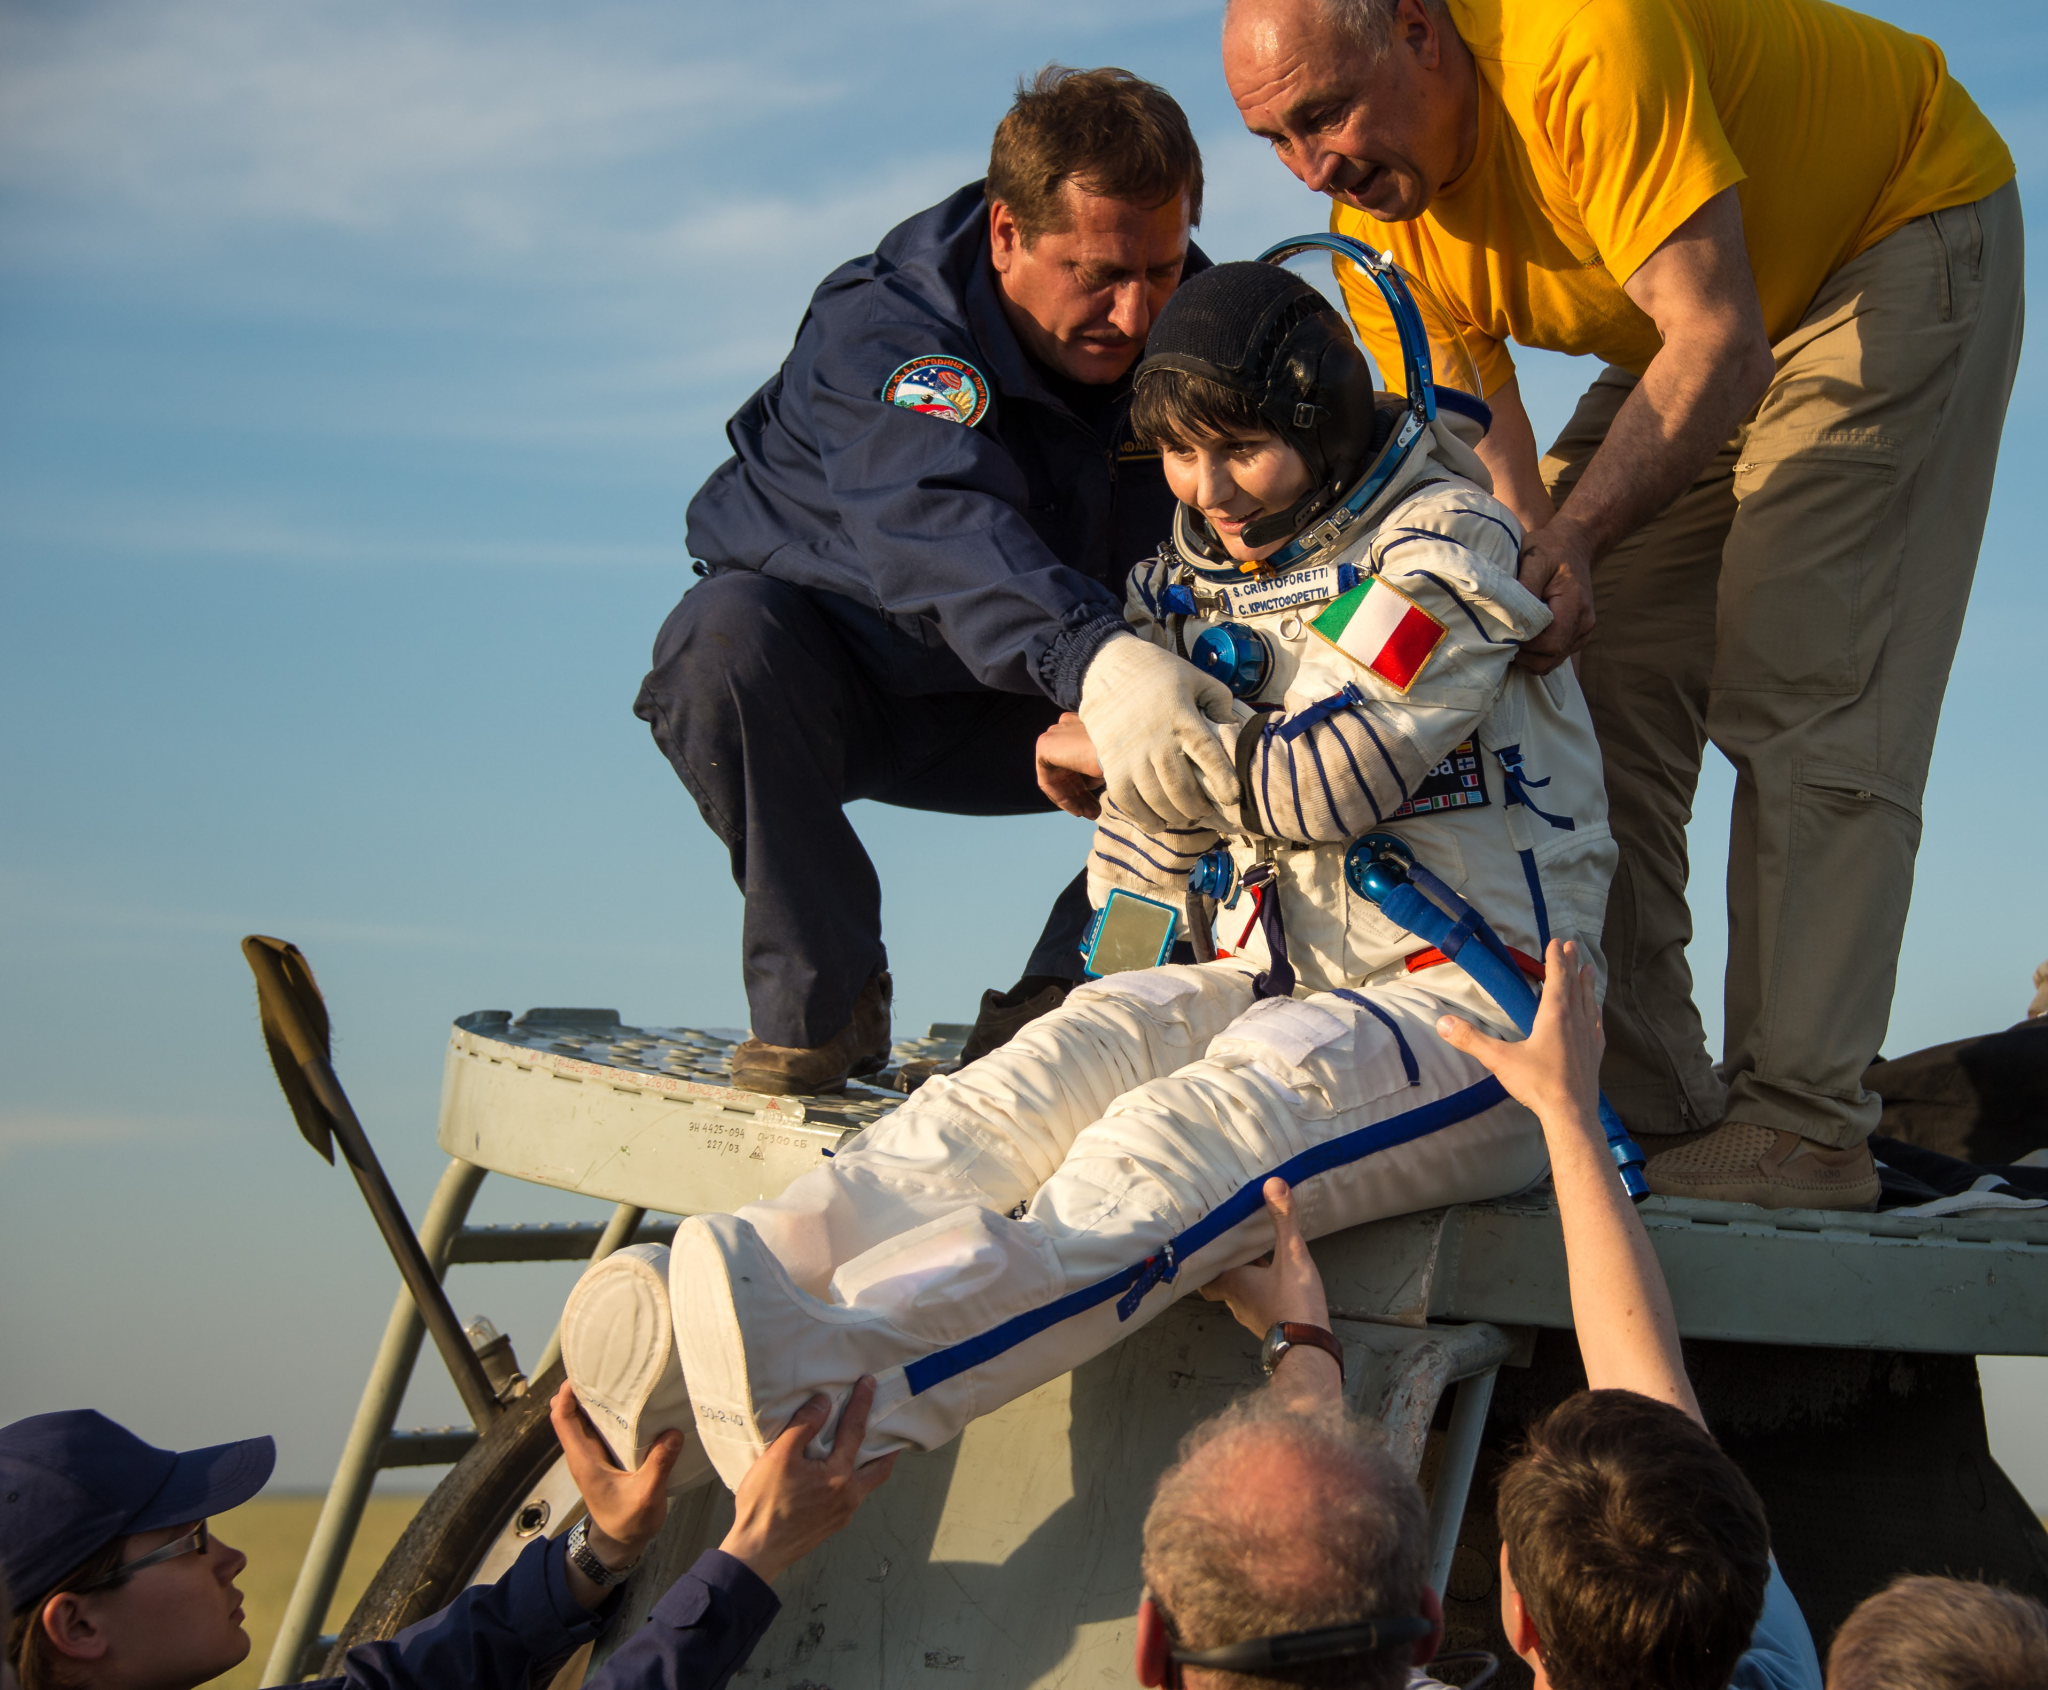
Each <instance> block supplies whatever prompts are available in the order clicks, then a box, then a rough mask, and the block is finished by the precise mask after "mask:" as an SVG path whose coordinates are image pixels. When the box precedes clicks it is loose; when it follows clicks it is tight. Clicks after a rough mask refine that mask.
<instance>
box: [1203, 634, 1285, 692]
mask: <svg viewBox="0 0 2048 1690" xmlns="http://www.w3.org/2000/svg"><path fill="white" fill-rule="evenodd" d="M1190 657H1191V659H1192V661H1193V663H1194V665H1195V667H1196V668H1197V669H1199V670H1201V671H1202V673H1203V674H1205V675H1214V676H1215V677H1216V678H1217V680H1219V681H1221V682H1222V683H1223V684H1224V685H1225V686H1227V687H1228V688H1229V689H1230V696H1231V697H1232V698H1254V697H1256V696H1257V695H1258V691H1259V689H1260V688H1261V687H1263V686H1264V685H1265V684H1266V677H1267V676H1268V675H1270V674H1272V672H1273V648H1272V647H1271V646H1269V645H1267V644H1266V641H1265V637H1264V636H1263V635H1261V634H1260V633H1258V632H1257V630H1255V629H1252V628H1247V627H1246V626H1245V625H1244V624H1243V623H1242V622H1219V623H1217V624H1216V626H1215V627H1213V628H1205V629H1203V630H1202V637H1201V638H1200V639H1198V640H1196V641H1195V649H1194V651H1193V652H1192V653H1190Z"/></svg>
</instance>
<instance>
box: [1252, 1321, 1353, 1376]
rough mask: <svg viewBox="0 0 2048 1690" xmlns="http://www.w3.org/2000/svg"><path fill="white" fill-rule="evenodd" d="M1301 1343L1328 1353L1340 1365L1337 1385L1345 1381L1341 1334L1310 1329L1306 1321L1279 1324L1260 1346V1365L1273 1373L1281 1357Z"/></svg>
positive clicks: (1322, 1328) (1338, 1366)
mask: <svg viewBox="0 0 2048 1690" xmlns="http://www.w3.org/2000/svg"><path fill="white" fill-rule="evenodd" d="M1297 1344H1308V1345H1310V1346H1312V1347H1313V1348H1315V1349H1318V1350H1322V1351H1323V1352H1325V1353H1326V1354H1327V1355H1328V1356H1329V1357H1330V1358H1331V1360H1333V1361H1335V1362H1336V1364H1337V1382H1338V1383H1339V1384H1340V1385H1341V1384H1342V1383H1343V1382H1344V1346H1343V1345H1342V1344H1340V1343H1338V1342H1337V1334H1336V1333H1334V1332H1332V1331H1330V1330H1329V1328H1328V1327H1324V1326H1310V1325H1309V1324H1308V1323H1307V1322H1306V1321H1300V1320H1282V1321H1276V1322H1275V1323H1274V1325H1273V1326H1272V1328H1271V1329H1270V1330H1269V1331H1268V1332H1267V1333H1266V1341H1265V1342H1264V1343H1263V1344H1261V1345H1260V1346H1259V1365H1260V1366H1261V1367H1263V1368H1264V1369H1265V1370H1266V1371H1267V1372H1268V1373H1271V1372H1272V1371H1273V1369H1274V1368H1276V1367H1278V1366H1279V1365H1280V1358H1281V1357H1282V1356H1284V1355H1285V1354H1286V1353H1287V1352H1288V1351H1289V1350H1291V1349H1293V1348H1294V1347H1295V1346H1296V1345H1297Z"/></svg>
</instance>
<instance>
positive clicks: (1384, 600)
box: [1309, 575, 1444, 692]
mask: <svg viewBox="0 0 2048 1690" xmlns="http://www.w3.org/2000/svg"><path fill="white" fill-rule="evenodd" d="M1309 628H1310V629H1311V630H1312V631H1313V632H1314V633H1316V634H1318V635H1320V636H1321V637H1322V638H1323V639H1325V640H1327V641H1329V643H1330V644H1331V645H1333V646H1335V647H1336V648H1337V649H1338V650H1339V651H1341V652H1342V653H1343V654H1344V655H1345V656H1346V657H1348V658H1350V659H1351V660H1352V661H1353V662H1355V663H1362V664H1363V665H1364V666H1365V667H1366V668H1368V669H1370V670H1371V671H1372V672H1373V673H1374V674H1375V675H1377V676H1379V678H1380V679H1381V680H1383V681H1385V682H1386V683H1387V685H1388V686H1390V687H1392V688H1393V689H1394V690H1395V691H1396V692H1406V691H1407V690H1408V689H1409V688H1410V687H1412V686H1413V685H1414V684H1415V678H1416V677H1417V676H1418V675H1420V674H1421V673H1422V671H1423V669H1424V667H1425V666H1426V665H1427V664H1428V662H1429V660H1430V657H1431V656H1432V654H1434V652H1435V651H1436V648H1437V647H1438V646H1439V645H1440V644H1442V643H1443V637H1444V625H1443V624H1442V623H1441V622H1439V621H1438V620H1437V619H1436V618H1435V617H1434V616H1432V615H1430V613H1429V612H1428V611H1426V610H1424V609H1423V608H1422V606H1421V605H1419V604H1417V603H1416V602H1415V601H1414V600H1413V599H1411V598H1410V597H1409V596H1408V595H1407V594H1406V593H1404V592H1402V591H1401V590H1400V589H1399V588H1398V587H1390V586H1388V585H1387V583H1386V582H1385V581H1384V580H1382V579H1381V578H1380V577H1379V576H1377V575H1375V576H1374V577H1373V578H1372V579H1371V580H1369V581H1363V582H1360V583H1359V585H1357V586H1356V587H1353V588H1352V589H1351V591H1350V592H1348V593H1345V594H1344V595H1343V596H1342V597H1340V598H1338V599H1336V600H1335V601H1334V602H1332V604H1331V605H1330V608H1329V609H1328V610H1326V611H1324V612H1323V613H1322V615H1320V616H1318V617H1317V618H1316V619H1315V620H1314V621H1313V622H1311V623H1310V624H1309Z"/></svg>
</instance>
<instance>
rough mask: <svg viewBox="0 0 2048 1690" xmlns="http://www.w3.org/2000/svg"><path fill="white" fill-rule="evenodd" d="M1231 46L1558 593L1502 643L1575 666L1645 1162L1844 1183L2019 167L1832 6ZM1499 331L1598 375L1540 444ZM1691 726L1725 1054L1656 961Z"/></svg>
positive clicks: (2015, 292)
mask: <svg viewBox="0 0 2048 1690" xmlns="http://www.w3.org/2000/svg"><path fill="white" fill-rule="evenodd" d="M1223 59H1224V72H1225V75H1226V76H1227V77H1228V79H1229V81H1230V86H1231V92H1232V94H1233V96H1234V97H1235V99H1236V101H1237V105H1238V109H1239V111H1240V113H1241V114H1242V115H1243V117H1244V120H1245V122H1246V125H1247V126H1248V127H1249V128H1250V129H1251V130H1252V131H1253V133H1255V134H1258V135H1261V136H1263V137H1265V138H1267V139H1268V140H1269V141H1270V142H1271V143H1272V145H1273V147H1274V150H1275V151H1276V152H1277V153H1278V155H1279V156H1280V159H1281V161H1282V162H1283V163H1285V164H1286V165H1287V167H1288V168H1289V169H1290V170H1291V171H1293V172H1294V174H1295V175H1296V176H1298V177H1299V178H1300V179H1301V180H1302V181H1303V182H1304V183H1306V184H1307V185H1308V186H1309V187H1311V188H1314V189H1316V190H1318V191H1320V192H1323V193H1326V194H1328V195H1329V196H1330V198H1331V199H1332V200H1333V201H1334V202H1335V210H1334V214H1333V217H1332V226H1333V227H1335V228H1337V229H1338V230H1340V231H1343V232H1346V233H1350V234H1355V235H1359V236H1362V237H1365V238H1367V239H1370V240H1371V241H1372V242H1373V244H1374V245H1375V246H1384V247H1387V248H1390V249H1391V250H1392V252H1393V253H1394V255H1395V257H1396V258H1398V259H1399V260H1400V262H1401V263H1402V264H1403V265H1404V266H1406V267H1407V269H1408V270H1409V271H1410V272H1412V273H1413V274H1414V275H1415V276H1416V277H1418V278H1420V279H1421V281H1422V282H1423V283H1424V284H1425V285H1426V287H1427V289H1428V290H1429V292H1430V293H1431V294H1432V295H1433V296H1434V297H1435V300H1436V301H1437V303H1438V304H1439V305H1440V306H1441V307H1442V309H1443V311H1444V313H1445V314H1446V315H1447V317H1448V318H1449V320H1450V325H1451V327H1453V328H1455V330H1456V331H1457V332H1458V334H1459V335H1460V336H1461V337H1462V338H1463V340H1464V341H1465V343H1466V346H1467V348H1468V349H1469V351H1470V352H1471V354H1472V356H1473V359H1474V362H1475V363H1476V365H1477V368H1478V374H1479V377H1480V381H1481V384H1482V385H1483V387H1484V388H1485V397H1486V399H1487V401H1488V403H1489V404H1490V405H1491V407H1492V411H1493V424H1492V430H1491V433H1490V434H1489V435H1488V438H1487V441H1486V443H1485V445H1484V446H1483V447H1482V449H1481V455H1482V456H1483V457H1484V458H1485V460H1486V463H1487V467H1488V468H1489V470H1490V471H1491V472H1492V474H1493V478H1494V482H1495V489H1496V491H1497V492H1498V493H1499V494H1500V495H1501V497H1502V498H1503V499H1504V500H1505V501H1506V502H1507V504H1508V505H1509V506H1510V507H1512V508H1513V509H1514V511H1515V513H1516V514H1517V515H1518V516H1519V517H1520V518H1521V519H1522V521H1523V523H1524V525H1525V527H1526V528H1527V529H1528V531H1529V532H1528V538H1527V541H1526V543H1525V545H1524V548H1523V553H1522V580H1523V583H1524V585H1526V586H1528V587H1529V588H1530V589H1531V590H1532V591H1536V592H1540V593H1541V594H1542V595H1543V597H1544V598H1545V600H1546V601H1547V602H1548V604H1549V605H1550V608H1551V610H1552V612H1553V613H1554V615H1555V621H1554V623H1553V624H1552V626H1551V628H1550V630H1549V631H1548V632H1547V633H1546V634H1544V635H1543V636H1542V637H1541V638H1540V639H1538V640H1536V641H1534V642H1532V643H1531V644H1530V645H1529V646H1528V647H1527V648H1526V649H1525V651H1524V652H1523V656H1522V661H1523V662H1525V663H1527V664H1529V665H1530V666H1531V667H1534V668H1538V669H1545V668H1548V667H1551V666H1553V665H1555V664H1556V663H1558V662H1560V661H1562V660H1563V659H1564V658H1565V657H1567V656H1571V655H1574V654H1576V655H1577V657H1578V661H1579V665H1580V679H1581V681H1582V683H1583V684H1584V687H1585V690H1586V695H1587V700H1588V702H1589V704H1590V705H1591V707H1592V710H1593V714H1594V720H1595V723H1596V725H1597V726H1598V728H1599V731H1600V737H1601V744H1602V749H1603V754H1604V756H1605V760H1606V768H1607V785H1608V796H1609V803H1610V805H1611V809H1612V820H1613V826H1614V831H1615V834H1616V836H1617V838H1618V839H1619V840H1620V843H1621V850H1622V857H1621V870H1620V873H1619V874H1618V875H1617V877H1616V879H1615V883H1614V892H1613V896H1612V898H1611V899H1610V900H1609V903H1608V914H1607V927H1606V932H1605V938H1604V944H1605V948H1606V951H1607V960H1608V965H1609V969H1610V984H1609V989H1608V1000H1607V1011H1606V1016H1607V1028H1608V1036H1609V1045H1608V1056H1607V1066H1606V1069H1605V1071H1604V1074H1603V1078H1604V1080H1605V1083H1606V1086H1607V1089H1608V1092H1609V1095H1610V1096H1611V1097H1612V1098H1613V1099H1614V1101H1615V1103H1616V1105H1617V1106H1618V1107H1619V1108H1620V1110H1621V1113H1622V1114H1623V1116H1624V1117H1625V1118H1626V1119H1627V1120H1628V1121H1629V1123H1630V1124H1631V1125H1632V1126H1633V1127H1634V1128H1635V1129H1636V1130H1637V1131H1638V1132H1639V1133H1643V1134H1648V1135H1665V1136H1664V1137H1663V1139H1662V1143H1661V1146H1660V1143H1659V1140H1658V1138H1657V1137H1656V1136H1651V1137H1650V1138H1649V1139H1648V1140H1647V1143H1646V1148H1648V1149H1650V1150H1651V1152H1652V1158H1651V1161H1650V1164H1649V1177H1650V1183H1651V1185H1652V1187H1653V1188H1654V1189H1656V1190H1659V1191H1663V1192H1667V1193H1672V1194H1679V1195H1692V1196H1703V1197H1717V1198H1725V1199H1731V1200H1737V1201H1748V1202H1757V1203H1764V1204H1767V1205H1770V1206H1773V1207H1779V1206H1802V1207H1840V1208H1857V1207H1869V1206H1870V1205H1871V1204H1872V1203H1874V1202H1875V1200H1876V1197H1877V1175H1876V1170H1875V1167H1874V1166H1873V1164H1872V1162H1871V1159H1870V1153H1869V1150H1868V1148H1867V1146H1866V1145H1865V1143H1864V1140H1865V1139H1866V1138H1867V1137H1868V1135H1869V1133H1870V1130H1871V1128H1872V1127H1873V1126H1874V1125H1875V1124H1876V1122H1877V1118H1878V1114H1879V1101H1878V1099H1877V1097H1876V1096H1875V1095H1874V1094H1873V1093H1871V1092H1870V1091H1868V1090H1867V1089H1865V1088H1864V1087H1863V1085H1862V1084H1861V1076H1862V1072H1863V1069H1864V1067H1865V1066H1866V1065H1867V1064H1868V1063H1869V1062H1870V1060H1871V1059H1872V1058H1873V1057H1874V1056H1876V1054H1877V1050H1878V1045H1879V1042H1880V1040H1881V1039H1882V1038H1883V1036H1884V1030H1885V1024H1886V1021H1887V1019H1888V1017H1889V1014H1890V1007H1891V993H1892V986H1893V981H1894V976H1895V973H1896V969H1897V964H1898V950H1899V940H1900V936H1901V934H1902V932H1903V929H1904V924H1905V916H1906V905H1907V901H1908V898H1909V896H1910V894H1911V890H1912V878H1913V857H1914V852H1915V850H1916V849H1917V847H1918V843H1919V833H1920V819H1919V818H1920V798H1921V793H1922V790H1923V788H1924V786H1925V784H1926V776H1927V765H1928V759H1929V756H1930V754H1931V751H1932V748H1933V740H1934V728H1935V722H1936V720H1937V718H1938V716H1939V713H1940V708H1941V698H1942V693H1943V691H1944V689H1945V688H1946V685H1947V681H1948V670H1949V665H1950V662H1951V661H1952V659H1953V657H1954V654H1955V646H1956V639H1957V636H1958V634H1959V633H1960V631H1961V626H1962V619H1963V611H1964V607H1965V605H1966V604H1967V602H1968V598H1969V588H1970V580H1971V576H1972V574H1973V572H1974V570H1975V567H1976V558H1977V548H1978V543H1979V541H1980V540H1981V538H1982V535H1983V528H1984V515H1985V509H1986V506H1987V505H1988V503H1989V501H1990V496H1991V481H1992V472H1993V468H1994V466H1995V463H1996V459H1997V454H1998V439H1999V433H2000V429H2001V427H2002V425H2003V421H2004V416H2005V405H2006V399H2007V396H2008V394H2009V393H2010V391H2011V387H2012V380H2013V373H2014V369H2015V367H2016V365H2017V362H2018V358H2019V347H2020V328H2021V319H2022V313H2023V307H2024V289H2023V270H2022V244H2023V241H2022V229H2021V221H2020V205H2019V193H2018V189H2017V188H2016V186H2015V185H2014V183H2013V179H2012V178H2013V164H2012V158H2011V155H2010V154H2009V153H2008V152H2007V151H2006V148H2005V145H2004V143H2003V142H2002V141H2001V140H2000V139H1999V137H1998V134H1997V132H1996V131H1995V130H1994V129H1993V128H1992V127H1991V125H1990V123H1989V122H1988V121H1987V120H1986V119H1985V117H1984V115H1983V114H1982V113H1981V112H1980V111H1978V109H1977V108H1976V106H1975V105H1974V104H1973V103H1972V102H1971V100H1970V98H1969V96H1968V95H1967V94H1966V93H1964V91H1963V90H1962V88H1961V87H1960V86H1958V85H1957V83H1956V82H1955V81H1954V80H1953V79H1952V78H1951V77H1950V76H1949V74H1948V67H1947V65H1946V63H1945V61H1944V60H1943V58H1942V55H1941V52H1940V50H1939V49H1938V48H1936V47H1935V46H1934V44H1933V43H1931V42H1929V41H1924V40H1922V39H1920V38H1918V37H1916V36H1911V35H1908V34H1906V33H1904V32H1903V31H1901V30H1898V29H1895V28H1893V27H1892V26H1890V25H1888V24H1884V23H1880V22H1878V21H1877V20H1875V19H1872V18H1868V17H1864V16H1861V15H1860V14H1858V13H1855V12H1851V11H1847V10H1845V9H1843V8H1841V7H1839V6H1832V5H1827V4H1824V3H1822V0H1231V4H1230V8H1229V11H1228V13H1227V14H1226V18H1225V22H1224V37H1223ZM1355 279H1356V278H1352V280H1353V281H1355ZM1370 294H1371V290H1370V289H1369V288H1366V289H1357V290H1354V291H1353V294H1352V297H1353V299H1354V316H1355V317H1356V318H1357V320H1358V322H1359V326H1360V330H1361V333H1362V334H1363V335H1364V337H1365V339H1366V341H1367V343H1368V345H1369V346H1371V347H1372V349H1373V350H1374V352H1375V353H1376V354H1377V355H1378V357H1379V359H1380V364H1381V368H1382V369H1386V370H1392V371H1398V370H1399V369H1400V368H1401V364H1400V360H1399V358H1398V356H1395V355H1392V343H1391V337H1390V334H1389V332H1388V330H1387V328H1386V325H1385V323H1384V319H1383V318H1382V317H1380V316H1379V314H1378V313H1377V310H1376V309H1368V296H1369V295H1370ZM1509 340H1516V341H1520V342H1521V343H1523V344H1524V345H1528V346H1542V347H1549V348H1553V349H1555V350H1558V351H1561V352H1568V353H1581V354H1586V353H1589V354H1592V355H1593V356H1596V357H1598V358H1600V359H1602V360H1604V361H1605V363H1606V365H1607V368H1606V370H1605V371H1604V372H1603V373H1602V374H1601V375H1600V377H1599V378H1598V379H1597V380H1596V381H1595V382H1594V383H1593V385H1592V387H1591V388H1590V389H1589V390H1588V392H1587V393H1586V395H1585V397H1584V398H1583V399H1582V400H1581V401H1580V403H1579V407H1578V410H1577V412H1576V414H1575V415H1574V416H1573V418H1572V420H1571V422H1570V424H1569V425H1568V426H1567V427H1566V429H1565V431H1564V433H1563V434H1562V435H1561V436H1560V437H1559V438H1558V440H1557V441H1556V442H1555V443H1554V444H1553V445H1552V447H1551V448H1550V451H1549V453H1548V454H1547V455H1546V456H1545V457H1544V458H1543V459H1542V461H1541V462H1540V464H1539V461H1538V456H1537V448H1536V442H1535V439H1534V435H1533V432H1532V430H1531V428H1530V424H1529V418H1528V414H1527V412H1526V411H1525V410H1524V409H1523V407H1522V402H1521V398H1520V396H1519V394H1518V392H1517V390H1516V386H1515V375H1514V365H1513V362H1512V360H1511V359H1510V358H1509V356H1508V352H1507V347H1506V343H1507V342H1508V341H1509ZM1596 612H1597V620H1596V614H1595V613H1596ZM1709 739H1711V740H1712V741H1713V742H1714V743H1715V745H1717V746H1718V747H1719V748H1720V749H1721V750H1722V752H1723V753H1724V754H1725V755H1726V756H1727V757H1728V759H1729V761H1730V762H1731V763H1732V764H1733V765H1734V767H1735V770H1736V794H1735V812H1734V821H1733V828H1732V836H1731V839H1730V842H1729V867H1728V903H1729V947H1728V980H1727V991H1726V1006H1727V1030H1726V1043H1725V1050H1724V1056H1723V1060H1722V1062H1721V1063H1720V1064H1719V1066H1718V1069H1717V1068H1716V1066H1715V1065H1714V1064H1713V1063H1712V1062H1711V1061H1710V1060H1709V1058H1708V1056H1707V1052H1706V1041H1705V1036H1704V1033H1703V1030H1702V1028H1701V1024H1700V1019H1699V1014H1698V1011H1697V1010H1696V1009H1695V1007H1694V1006H1693V1002H1692V980H1691V975H1690V973H1689V972H1688V970H1687V967H1686V962H1685V946H1686V943H1687V941H1688V940H1689V939H1690V937H1691V922H1690V918H1689V916H1688V913H1687V909H1686V903H1685V882H1686V854H1685V825H1686V822H1687V820H1688V818H1689V816H1690V813H1691V803H1692V795H1693V789H1694V787H1695V785H1696V783H1697V779H1698V774H1699V765H1700V758H1701V755H1702V753H1703V751H1704V748H1705V744H1706V741H1707V740H1709ZM1707 1129H1713V1130H1711V1131H1709V1130H1707ZM1680 1134H1688V1135H1690V1136H1689V1137H1677V1136H1675V1135H1680Z"/></svg>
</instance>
